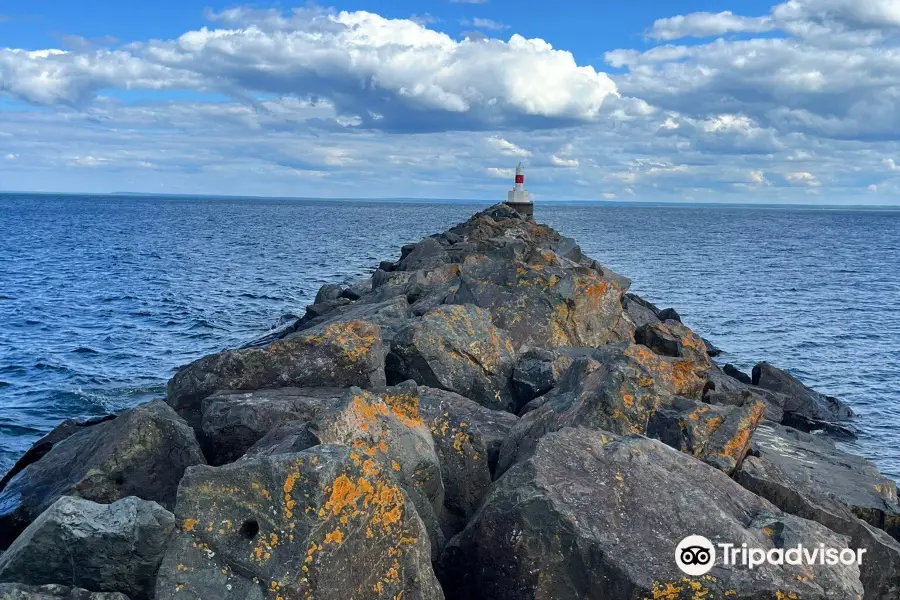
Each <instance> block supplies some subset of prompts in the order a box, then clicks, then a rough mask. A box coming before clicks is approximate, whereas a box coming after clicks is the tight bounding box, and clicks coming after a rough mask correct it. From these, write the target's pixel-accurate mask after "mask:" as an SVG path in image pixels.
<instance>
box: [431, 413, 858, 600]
mask: <svg viewBox="0 0 900 600" xmlns="http://www.w3.org/2000/svg"><path fill="white" fill-rule="evenodd" d="M688 535H702V536H704V537H706V538H708V539H709V540H711V541H712V542H713V543H714V544H716V543H720V542H721V543H733V544H736V545H737V546H738V547H740V546H741V544H743V543H746V544H748V546H751V547H759V548H763V549H766V550H768V549H772V548H775V547H784V548H789V547H795V546H796V545H797V544H798V543H802V544H803V545H804V546H806V547H818V546H819V544H824V545H825V546H826V547H834V548H838V549H843V548H847V545H848V544H847V542H848V539H847V538H846V537H844V536H841V535H838V534H836V533H834V532H832V531H831V530H829V529H828V528H826V527H824V526H822V525H820V524H818V523H815V522H812V521H807V520H805V519H801V518H798V517H795V516H793V515H789V514H785V513H783V512H782V511H780V510H779V509H777V508H776V507H775V506H773V505H772V504H770V503H769V502H767V501H766V500H763V499H761V498H759V497H758V496H756V495H755V494H753V493H750V492H748V491H747V490H745V489H744V488H742V487H741V486H740V485H738V484H737V483H736V482H734V481H733V480H731V479H730V478H729V477H728V476H727V475H725V474H724V473H722V472H721V471H719V470H717V469H714V468H712V467H710V466H708V465H705V464H703V463H701V462H699V461H697V460H696V459H694V458H692V457H690V456H687V455H686V454H683V453H681V452H677V451H675V450H673V449H672V448H669V447H668V446H666V445H664V444H662V443H661V442H658V441H656V440H650V439H648V438H645V437H643V436H637V435H631V436H627V437H619V436H615V435H613V434H611V433H608V432H601V431H591V430H587V429H565V430H562V431H558V432H555V433H550V434H548V435H546V436H545V437H544V438H543V439H541V441H540V442H539V444H538V447H537V449H536V451H535V453H534V455H533V456H532V457H531V458H530V459H528V460H527V461H525V462H523V463H520V464H518V465H516V466H515V467H513V468H512V469H511V470H510V471H508V472H507V473H506V474H505V475H504V476H503V477H502V478H500V479H499V480H497V481H496V482H495V483H494V485H493V486H492V488H491V491H490V493H489V494H488V496H487V498H486V499H485V501H484V504H483V505H482V507H481V508H480V509H479V511H478V513H477V514H476V515H475V517H474V518H473V520H472V522H471V523H469V525H468V526H467V527H466V529H465V530H464V531H463V532H462V533H460V534H459V535H458V536H456V537H455V538H454V539H453V540H452V541H451V542H450V543H449V544H448V546H447V548H446V549H445V551H444V554H443V555H442V557H441V560H440V563H439V567H438V574H439V577H440V579H441V582H442V583H443V585H444V592H445V594H446V595H447V597H448V598H450V599H460V600H462V599H466V600H481V599H484V600H488V599H490V600H528V599H535V600H536V599H544V598H548V599H549V598H592V599H593V598H596V599H598V600H599V599H603V600H634V599H637V598H641V599H643V598H673V599H679V600H681V599H686V598H730V597H735V598H742V599H758V600H764V599H765V600H775V599H776V598H803V599H804V600H817V599H825V598H829V599H834V600H837V599H841V600H846V599H850V598H859V597H860V596H861V595H862V593H863V590H862V585H861V584H860V581H859V570H858V568H857V567H856V566H855V565H851V566H843V565H841V566H824V565H823V566H811V567H807V566H791V565H785V566H783V567H779V568H770V567H767V566H763V567H759V568H756V569H753V570H750V569H748V568H747V567H745V566H732V565H725V564H723V561H722V560H721V557H719V558H717V562H716V563H715V566H714V567H713V568H712V570H711V571H710V572H709V573H708V574H707V575H706V576H704V577H699V578H689V577H686V576H685V575H684V573H682V571H681V570H680V569H679V568H678V566H677V565H676V562H675V551H676V546H677V544H678V543H679V541H681V540H682V539H684V538H685V537H687V536H688ZM720 554H721V553H720Z"/></svg>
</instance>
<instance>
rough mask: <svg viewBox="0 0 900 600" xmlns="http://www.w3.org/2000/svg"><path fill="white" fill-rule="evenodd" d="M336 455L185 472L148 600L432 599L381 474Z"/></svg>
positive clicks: (418, 535)
mask: <svg viewBox="0 0 900 600" xmlns="http://www.w3.org/2000/svg"><path fill="white" fill-rule="evenodd" d="M353 452H354V451H353V450H350V449H349V448H346V447H344V446H328V445H322V446H316V447H315V448H311V449H310V450H308V451H306V452H302V453H300V454H286V455H279V456H273V457H263V458H255V459H251V460H242V461H239V462H236V463H232V464H230V465H225V466H222V467H217V468H212V467H195V468H192V469H189V470H188V472H187V474H186V475H185V478H184V480H183V481H182V484H181V488H180V489H179V493H178V504H177V506H176V508H175V516H176V518H177V521H178V523H179V524H180V525H181V532H179V533H177V534H176V536H175V537H174V539H173V540H172V542H171V543H170V545H169V548H168V550H167V552H166V556H165V558H164V559H163V564H162V567H161V568H160V571H159V576H158V577H157V583H156V600H180V599H182V598H202V599H207V598H209V599H212V598H215V599H217V600H246V599H259V600H263V599H266V600H276V598H287V599H293V598H316V599H317V600H346V599H347V598H350V597H353V598H357V599H360V600H376V599H378V600H382V599H388V598H391V599H392V598H402V599H403V600H440V599H442V598H443V594H442V593H441V589H440V587H439V585H438V583H437V581H436V580H435V577H434V573H433V571H432V567H431V561H430V547H429V542H428V534H427V533H426V531H425V528H424V526H423V525H422V520H421V519H420V518H419V516H418V514H417V513H416V510H415V508H414V507H413V505H412V503H411V502H410V500H409V498H408V497H407V495H406V494H405V493H404V491H403V489H402V488H401V487H400V486H399V484H398V483H397V482H396V480H395V478H394V477H393V475H392V472H393V471H392V470H391V469H387V470H384V469H383V468H382V467H381V466H380V463H374V464H373V463H366V462H364V461H362V460H359V459H358V458H357V459H354V458H353V454H352V453H353Z"/></svg>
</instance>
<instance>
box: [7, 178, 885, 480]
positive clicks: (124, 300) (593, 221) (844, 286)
mask: <svg viewBox="0 0 900 600" xmlns="http://www.w3.org/2000/svg"><path fill="white" fill-rule="evenodd" d="M486 206H487V203H484V204H458V203H457V204H437V203H430V204H412V203H375V202H333V201H298V200H259V199H247V200H239V199H223V200H211V199H193V198H191V199H175V198H145V197H124V198H115V197H88V196H67V197H54V196H25V195H9V196H4V195H0V473H2V472H5V471H6V469H7V468H8V467H9V466H10V465H11V464H12V462H13V461H14V460H15V459H16V457H17V456H18V455H19V454H21V453H22V452H24V451H25V450H26V449H27V448H28V446H29V445H30V444H31V443H32V442H33V441H34V440H35V439H36V438H37V437H38V436H40V435H41V434H43V433H45V432H46V431H48V430H49V429H51V428H52V427H53V426H54V425H56V424H57V423H58V422H59V421H61V420H63V419H65V418H68V417H83V416H88V415H99V414H104V413H107V412H109V411H116V410H120V409H122V408H124V407H127V406H130V405H133V404H136V403H138V402H141V401H144V400H148V399H151V398H153V397H158V396H160V395H161V394H162V393H163V392H164V387H165V382H166V380H167V379H168V378H169V377H170V376H171V374H172V372H173V369H174V368H176V367H177V366H178V365H181V364H184V363H186V362H188V361H190V360H193V359H194V358H197V357H199V356H202V355H204V354H207V353H210V352H214V351H217V350H220V349H222V348H226V347H229V346H233V345H236V344H239V343H241V342H244V341H246V340H248V339H250V338H253V337H255V336H257V335H258V334H260V333H262V332H264V331H265V330H266V329H268V328H269V327H271V326H273V325H275V324H276V323H277V322H278V320H279V318H280V317H281V315H284V314H291V313H293V314H302V313H303V310H304V307H305V305H306V304H308V303H310V302H311V300H312V298H313V297H314V295H315V292H316V290H317V289H318V288H319V286H320V285H322V284H323V283H329V282H336V281H347V282H349V281H354V280H356V279H359V278H361V277H363V276H366V275H367V274H369V273H370V272H371V270H372V269H373V268H374V266H375V265H377V263H378V261H380V260H384V259H394V258H396V257H397V256H398V255H399V247H400V246H401V245H402V244H404V243H407V242H411V241H417V240H418V239H420V238H421V237H423V236H425V235H428V234H430V233H434V232H437V231H442V230H444V229H446V228H448V227H449V226H451V225H453V224H455V223H457V222H459V221H462V220H464V219H465V218H467V217H468V216H469V215H470V214H471V213H473V212H475V211H476V210H479V209H481V208H484V207H486ZM536 217H537V220H538V221H542V222H546V223H549V224H550V225H552V226H553V227H556V228H557V229H559V230H560V231H561V232H563V233H564V234H566V235H570V236H572V237H575V238H576V239H578V241H579V242H580V244H581V246H582V248H583V249H584V250H585V252H586V253H587V254H589V255H591V256H593V257H594V258H596V259H598V260H599V261H600V262H602V263H603V264H605V265H606V266H608V267H610V268H612V269H614V270H616V271H618V272H620V273H622V274H624V275H627V276H629V277H631V278H632V279H633V281H634V284H633V286H632V291H634V292H636V293H639V294H641V295H643V296H645V297H646V298H648V299H650V300H652V301H654V302H656V303H657V304H658V305H660V307H664V306H673V307H675V308H676V309H677V310H678V311H679V313H681V315H682V318H683V319H684V321H685V322H686V323H687V324H688V325H690V326H691V327H692V328H694V329H695V330H696V331H697V332H699V333H701V334H702V335H704V336H706V337H707V338H709V339H711V340H712V341H713V342H715V343H716V344H717V345H719V346H720V347H722V348H724V349H725V350H726V351H727V354H726V355H725V356H723V357H722V358H723V359H725V360H727V361H729V362H733V363H735V364H737V365H739V366H741V367H743V368H747V369H749V367H751V366H752V365H753V363H754V362H756V361H759V360H764V359H765V360H769V361H771V362H773V363H775V364H777V365H779V366H781V367H785V368H788V369H789V370H790V371H791V372H793V373H794V374H796V375H797V376H799V377H800V378H802V379H803V380H804V381H806V382H808V383H809V384H811V385H813V386H814V387H816V388H817V389H819V390H821V391H823V392H826V393H828V394H832V395H835V396H839V397H841V398H843V399H844V400H846V401H847V402H848V403H849V404H850V405H851V406H852V407H853V408H854V409H855V410H857V411H858V412H859V413H860V415H861V416H860V423H859V424H860V426H861V428H862V430H863V436H862V437H861V438H860V440H859V441H858V442H857V443H856V446H857V449H858V451H859V452H861V453H863V454H865V455H866V456H867V457H869V458H871V459H872V460H874V461H875V462H876V463H877V464H878V465H879V467H880V468H881V469H882V471H884V472H885V473H887V474H890V475H891V476H893V477H894V478H900V370H898V363H900V258H898V256H900V212H898V211H867V210H857V211H850V210H802V209H769V208H733V207H665V208H658V207H636V206H566V205H551V204H545V205H539V206H538V211H537V215H536Z"/></svg>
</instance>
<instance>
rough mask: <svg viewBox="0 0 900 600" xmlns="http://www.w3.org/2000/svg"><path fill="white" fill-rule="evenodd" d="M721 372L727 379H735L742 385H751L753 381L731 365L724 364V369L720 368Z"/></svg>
mask: <svg viewBox="0 0 900 600" xmlns="http://www.w3.org/2000/svg"><path fill="white" fill-rule="evenodd" d="M722 371H723V372H724V373H725V374H726V375H728V376H729V377H733V378H734V379H737V380H738V381H740V382H741V383H743V384H744V385H753V379H751V378H750V376H749V375H747V374H746V373H744V372H743V371H741V370H740V369H738V368H737V367H735V366H734V365H732V364H726V365H725V366H724V367H722Z"/></svg>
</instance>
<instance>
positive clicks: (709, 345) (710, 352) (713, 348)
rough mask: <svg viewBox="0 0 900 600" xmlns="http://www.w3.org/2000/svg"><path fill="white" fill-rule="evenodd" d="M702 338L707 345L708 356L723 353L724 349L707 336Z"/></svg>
mask: <svg viewBox="0 0 900 600" xmlns="http://www.w3.org/2000/svg"><path fill="white" fill-rule="evenodd" d="M700 339H701V340H703V345H704V346H706V354H707V356H719V355H720V354H722V349H721V348H719V347H718V346H716V345H715V344H713V343H712V342H711V341H709V340H708V339H706V338H700Z"/></svg>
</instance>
